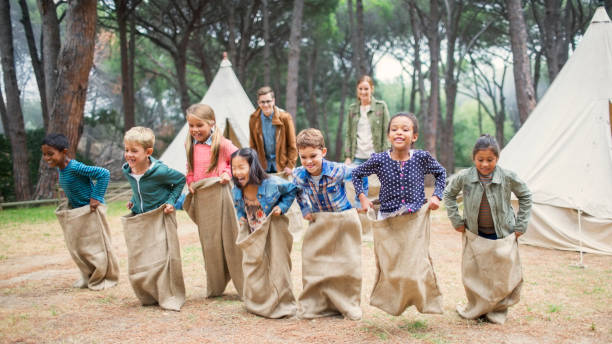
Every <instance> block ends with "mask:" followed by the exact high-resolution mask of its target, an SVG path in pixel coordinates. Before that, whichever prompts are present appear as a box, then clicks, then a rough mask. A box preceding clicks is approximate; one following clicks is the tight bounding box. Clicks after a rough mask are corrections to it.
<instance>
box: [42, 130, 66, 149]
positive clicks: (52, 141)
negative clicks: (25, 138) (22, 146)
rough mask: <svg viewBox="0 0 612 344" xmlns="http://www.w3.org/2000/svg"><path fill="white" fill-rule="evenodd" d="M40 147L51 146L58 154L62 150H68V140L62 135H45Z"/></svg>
mask: <svg viewBox="0 0 612 344" xmlns="http://www.w3.org/2000/svg"><path fill="white" fill-rule="evenodd" d="M40 145H41V146H42V145H47V146H51V147H53V148H55V149H57V150H58V151H60V152H62V151H63V150H64V149H68V148H70V142H68V138H67V137H66V136H65V135H64V134H57V133H52V134H47V136H45V138H44V139H43V140H42V143H41V144H40Z"/></svg>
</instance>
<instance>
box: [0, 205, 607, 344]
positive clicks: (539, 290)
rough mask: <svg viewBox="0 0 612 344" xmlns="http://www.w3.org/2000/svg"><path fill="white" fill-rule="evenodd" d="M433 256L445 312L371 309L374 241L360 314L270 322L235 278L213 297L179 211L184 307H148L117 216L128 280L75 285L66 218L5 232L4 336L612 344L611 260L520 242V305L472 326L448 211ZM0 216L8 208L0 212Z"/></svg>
mask: <svg viewBox="0 0 612 344" xmlns="http://www.w3.org/2000/svg"><path fill="white" fill-rule="evenodd" d="M432 214H433V215H432V233H431V247H430V251H431V256H432V259H433V263H434V268H435V270H436V273H437V277H438V282H439V285H440V288H441V291H442V293H443V295H444V314H443V315H425V314H420V313H418V312H417V311H416V310H415V309H414V307H412V308H410V309H408V310H407V311H406V312H405V313H404V314H403V315H402V316H398V317H394V316H390V315H388V314H386V313H384V312H383V311H381V310H379V309H377V308H374V307H371V306H369V294H370V292H371V290H372V286H373V282H374V271H375V266H374V264H375V263H374V256H373V249H372V243H371V242H368V241H365V242H364V243H363V245H362V253H363V256H362V259H363V263H362V274H363V287H362V309H363V314H364V315H363V319H362V320H361V321H349V320H344V319H341V318H323V319H317V320H297V319H282V320H269V319H264V318H261V317H257V316H255V315H252V314H249V313H247V312H246V310H245V309H244V307H243V304H242V302H241V301H240V300H239V299H238V297H237V295H236V293H235V290H234V288H233V286H232V285H231V284H230V286H228V289H227V290H226V294H225V295H224V296H223V297H218V298H213V299H206V298H205V288H206V286H205V271H204V264H203V260H202V253H201V248H200V244H199V240H198V234H197V229H196V227H195V225H194V224H193V223H192V222H191V221H190V220H189V218H188V217H187V216H186V214H185V213H184V212H179V213H178V222H179V237H180V244H181V251H182V259H183V274H184V276H185V285H186V289H187V302H186V303H185V305H184V307H183V308H182V310H181V312H172V311H166V310H163V309H161V308H159V307H157V306H149V307H143V306H141V305H140V304H139V302H138V300H137V299H136V297H135V296H134V293H133V291H132V289H131V287H130V284H129V282H128V280H127V275H126V272H127V256H126V249H125V242H124V239H123V233H122V230H121V224H120V220H119V217H118V216H109V221H110V223H111V226H112V228H113V230H112V234H113V246H114V249H115V252H117V254H118V257H119V260H120V266H121V276H120V281H119V285H118V286H116V287H114V288H111V289H108V290H104V291H91V290H87V289H74V288H71V285H72V283H73V282H74V281H75V280H76V279H77V277H78V275H79V273H78V270H77V268H76V266H75V264H74V263H73V261H72V260H71V258H70V256H69V254H68V252H67V250H66V248H65V245H64V241H63V235H62V231H61V229H60V227H59V224H58V223H57V221H46V222H43V223H38V224H19V225H17V224H12V225H11V224H10V223H9V224H8V225H3V227H5V228H2V229H0V342H3V343H142V342H157V343H196V342H197V343H202V342H204V343H237V342H239V343H273V342H283V343H311V342H312V343H318V342H325V343H361V342H390V343H400V342H401V343H472V342H485V343H486V342H489V343H612V257H609V256H598V255H586V256H585V258H584V261H585V264H586V268H585V269H580V268H577V267H575V266H574V265H575V263H576V262H577V260H578V254H577V253H575V252H562V251H555V250H548V249H541V248H536V247H530V246H521V247H520V253H521V259H522V262H523V272H524V280H525V282H524V285H523V289H522V294H521V302H520V303H519V304H518V305H516V306H514V307H512V308H511V309H510V311H509V318H508V321H507V322H506V324H505V325H494V324H490V323H486V322H478V321H467V320H463V319H461V318H460V317H459V316H458V315H457V313H456V312H455V306H456V305H457V304H459V303H464V302H465V293H464V289H463V285H462V283H461V272H460V262H461V258H460V255H461V240H460V235H459V234H458V233H456V232H454V231H453V230H452V229H451V226H450V223H449V222H448V220H447V218H446V215H445V212H444V211H443V210H441V211H437V212H434V213H432ZM0 216H2V213H0ZM300 238H301V235H300V234H298V235H296V242H295V244H294V247H293V252H292V260H293V272H292V276H293V285H294V293H295V295H296V296H297V295H299V293H300V291H301V286H302V284H301V258H300V248H301V244H300Z"/></svg>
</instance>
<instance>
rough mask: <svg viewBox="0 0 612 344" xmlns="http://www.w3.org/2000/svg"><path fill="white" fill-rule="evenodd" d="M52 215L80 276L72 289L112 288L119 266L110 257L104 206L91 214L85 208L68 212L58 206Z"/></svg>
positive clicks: (110, 248) (111, 253)
mask: <svg viewBox="0 0 612 344" xmlns="http://www.w3.org/2000/svg"><path fill="white" fill-rule="evenodd" d="M55 215H56V216H57V220H58V221H59V223H60V226H61V227H62V231H63V232H64V240H65V242H66V247H67V248H68V252H69V253H70V256H71V257H72V259H73V260H74V262H75V263H76V265H77V267H78V268H79V270H80V272H81V278H80V279H79V280H78V281H76V283H74V286H75V287H79V288H89V289H91V290H102V289H106V288H110V287H113V286H115V285H116V284H117V281H118V280H119V263H118V262H117V257H116V256H115V254H114V253H113V248H112V241H111V232H110V227H109V225H108V221H107V220H106V206H105V205H104V204H101V205H99V206H98V208H97V209H96V211H94V212H92V211H90V208H89V205H86V206H83V207H79V208H75V209H70V208H69V207H68V205H67V204H62V205H60V206H59V207H58V208H57V209H56V210H55Z"/></svg>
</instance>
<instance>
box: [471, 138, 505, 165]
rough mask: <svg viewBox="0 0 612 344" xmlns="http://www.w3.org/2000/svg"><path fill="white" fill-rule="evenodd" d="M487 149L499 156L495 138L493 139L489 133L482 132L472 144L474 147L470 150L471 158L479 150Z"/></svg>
mask: <svg viewBox="0 0 612 344" xmlns="http://www.w3.org/2000/svg"><path fill="white" fill-rule="evenodd" d="M487 149H490V150H491V151H492V152H493V154H495V156H496V157H497V158H499V145H498V144H497V140H496V139H495V137H493V136H491V135H489V134H482V135H480V137H479V138H478V140H476V143H475V144H474V149H473V150H472V159H474V157H475V156H476V153H478V152H479V151H481V150H487Z"/></svg>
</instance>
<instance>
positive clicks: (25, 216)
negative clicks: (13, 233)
mask: <svg viewBox="0 0 612 344" xmlns="http://www.w3.org/2000/svg"><path fill="white" fill-rule="evenodd" d="M55 208H57V207H56V206H54V205H44V206H40V207H34V208H16V209H6V210H2V211H0V227H4V226H8V225H16V224H29V223H45V222H50V221H56V219H57V218H56V217H55Z"/></svg>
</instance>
